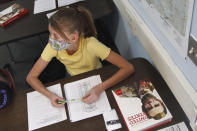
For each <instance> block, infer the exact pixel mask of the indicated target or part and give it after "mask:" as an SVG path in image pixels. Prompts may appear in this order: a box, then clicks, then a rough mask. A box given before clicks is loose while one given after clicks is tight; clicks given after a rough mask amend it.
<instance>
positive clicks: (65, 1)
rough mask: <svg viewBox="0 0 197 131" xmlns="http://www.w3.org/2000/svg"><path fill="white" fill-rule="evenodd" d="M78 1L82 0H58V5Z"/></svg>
mask: <svg viewBox="0 0 197 131" xmlns="http://www.w3.org/2000/svg"><path fill="white" fill-rule="evenodd" d="M79 1H83V0H58V7H62V6H65V5H70V4H73V3H76V2H79Z"/></svg>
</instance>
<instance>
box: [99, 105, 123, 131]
mask: <svg viewBox="0 0 197 131" xmlns="http://www.w3.org/2000/svg"><path fill="white" fill-rule="evenodd" d="M103 118H104V121H105V126H106V128H107V130H108V131H112V130H116V129H119V128H122V125H121V124H120V122H118V123H114V124H109V125H108V124H107V122H109V121H113V120H118V121H119V118H118V115H117V113H116V110H115V109H113V110H111V111H106V112H104V113H103Z"/></svg>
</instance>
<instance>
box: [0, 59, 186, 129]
mask: <svg viewBox="0 0 197 131" xmlns="http://www.w3.org/2000/svg"><path fill="white" fill-rule="evenodd" d="M131 63H133V65H134V66H135V73H134V74H133V75H131V76H130V77H128V78H127V79H125V80H124V81H122V82H120V83H119V84H117V85H116V86H113V87H111V88H110V89H108V90H107V91H106V92H107V96H108V99H109V102H110V105H111V107H112V109H114V108H115V109H116V111H117V113H118V116H119V118H120V121H121V123H122V126H123V127H122V128H121V129H119V130H121V131H124V130H127V128H126V125H125V124H124V120H123V118H122V117H121V114H120V111H119V110H118V107H117V105H116V102H115V99H114V98H113V96H112V92H111V89H113V88H116V87H119V86H121V85H125V84H128V83H130V82H134V81H138V80H140V79H143V78H149V79H150V80H151V81H152V82H153V84H154V85H155V87H156V90H157V91H158V92H159V94H160V96H161V98H162V99H163V101H164V102H165V104H166V105H167V107H168V109H169V111H170V112H171V114H172V115H173V120H172V122H170V123H168V124H165V125H162V126H159V127H158V128H155V129H153V130H157V129H159V128H162V127H165V126H169V125H172V124H176V123H178V122H181V121H185V123H186V124H187V125H188V121H187V118H186V116H185V114H184V112H183V110H182V109H181V107H180V105H179V104H178V102H177V101H176V99H175V97H174V96H173V94H172V92H171V91H170V90H169V88H168V87H167V85H166V83H165V82H164V80H163V79H162V77H161V76H160V75H159V73H158V72H157V71H156V70H155V69H154V68H153V66H152V65H151V64H150V63H148V62H147V61H146V60H144V59H141V58H138V59H133V60H131ZM117 70H118V68H117V67H115V66H113V65H110V66H106V67H104V68H101V69H98V70H94V71H90V72H87V73H83V74H80V75H77V76H73V77H70V78H66V79H62V80H59V81H56V82H52V83H49V84H48V85H52V84H56V83H59V82H60V83H61V86H62V87H63V85H64V84H65V83H68V82H72V81H76V80H79V79H82V78H85V77H88V76H92V75H97V74H100V75H101V79H102V80H103V81H104V80H106V79H107V78H109V77H110V76H111V75H112V74H113V73H115V72H116V71H117ZM30 91H33V90H32V89H29V90H26V91H20V92H17V93H16V96H15V98H14V100H13V102H12V103H11V105H10V106H8V107H7V108H6V109H4V110H1V111H0V130H2V131H12V130H13V131H26V130H28V116H27V99H26V93H27V92H30ZM66 111H67V107H66ZM67 116H68V112H67ZM188 127H189V126H188ZM39 130H41V131H54V130H56V131H62V130H66V131H103V130H106V128H105V124H104V120H103V117H102V115H99V116H95V117H92V118H88V119H85V120H82V121H79V122H74V123H71V122H69V120H65V121H62V122H59V123H56V124H53V125H50V126H47V127H43V128H41V129H39Z"/></svg>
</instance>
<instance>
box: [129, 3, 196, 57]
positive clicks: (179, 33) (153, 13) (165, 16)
mask: <svg viewBox="0 0 197 131" xmlns="http://www.w3.org/2000/svg"><path fill="white" fill-rule="evenodd" d="M129 2H130V3H131V4H133V3H135V5H136V4H137V5H139V6H140V7H142V8H143V10H144V12H146V13H147V15H148V16H149V17H150V18H151V20H152V22H153V23H154V24H155V25H156V26H157V28H158V29H159V30H160V31H161V32H162V34H163V35H164V36H165V37H166V38H167V39H168V40H169V41H170V43H171V44H172V45H173V47H174V48H175V50H176V51H177V52H178V53H179V54H180V56H182V57H183V58H184V59H186V58H187V49H188V40H189V33H190V26H191V19H192V11H193V3H194V0H129Z"/></svg>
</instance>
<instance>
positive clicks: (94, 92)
mask: <svg viewBox="0 0 197 131" xmlns="http://www.w3.org/2000/svg"><path fill="white" fill-rule="evenodd" d="M103 91H104V90H103V89H102V88H101V87H100V86H99V85H97V86H95V87H93V88H92V89H91V90H89V91H88V93H87V94H86V95H85V96H83V98H82V101H83V102H85V103H87V104H91V103H93V102H95V101H97V100H98V98H99V96H100V94H101V93H102V92H103Z"/></svg>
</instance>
